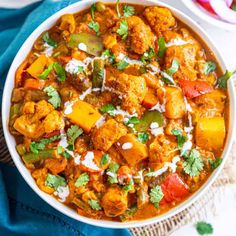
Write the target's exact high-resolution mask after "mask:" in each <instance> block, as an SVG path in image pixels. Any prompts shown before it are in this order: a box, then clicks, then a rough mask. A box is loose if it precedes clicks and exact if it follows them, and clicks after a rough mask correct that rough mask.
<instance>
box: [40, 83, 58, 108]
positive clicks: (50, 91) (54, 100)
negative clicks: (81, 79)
mask: <svg viewBox="0 0 236 236" xmlns="http://www.w3.org/2000/svg"><path fill="white" fill-rule="evenodd" d="M43 91H44V92H46V93H47V95H48V96H49V97H50V98H49V99H48V101H49V102H50V103H51V104H52V105H53V106H54V107H55V108H58V107H60V105H61V98H60V95H59V93H58V92H57V90H56V89H55V88H53V87H52V86H51V85H50V86H48V87H46V88H44V90H43Z"/></svg>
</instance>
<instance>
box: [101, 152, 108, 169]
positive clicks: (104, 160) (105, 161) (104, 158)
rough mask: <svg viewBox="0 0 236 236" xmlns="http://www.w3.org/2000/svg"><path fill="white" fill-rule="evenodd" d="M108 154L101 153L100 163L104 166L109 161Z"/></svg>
mask: <svg viewBox="0 0 236 236" xmlns="http://www.w3.org/2000/svg"><path fill="white" fill-rule="evenodd" d="M109 159H110V158H109V155H108V154H107V153H106V154H103V155H102V160H101V165H102V166H104V165H106V164H107V163H108V162H109Z"/></svg>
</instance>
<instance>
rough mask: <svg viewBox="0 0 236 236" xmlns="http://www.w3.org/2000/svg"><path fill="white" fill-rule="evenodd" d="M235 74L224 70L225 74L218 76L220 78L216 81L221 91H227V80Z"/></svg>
mask: <svg viewBox="0 0 236 236" xmlns="http://www.w3.org/2000/svg"><path fill="white" fill-rule="evenodd" d="M235 73H236V71H234V72H231V71H228V70H226V72H225V74H224V75H222V76H220V77H219V78H218V80H217V83H218V85H219V87H220V88H222V89H224V90H226V89H227V82H228V80H229V79H230V77H231V76H232V75H234V74H235Z"/></svg>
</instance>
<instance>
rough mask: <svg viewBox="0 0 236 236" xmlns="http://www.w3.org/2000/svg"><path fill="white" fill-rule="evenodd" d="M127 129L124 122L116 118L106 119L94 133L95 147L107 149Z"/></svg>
mask: <svg viewBox="0 0 236 236" xmlns="http://www.w3.org/2000/svg"><path fill="white" fill-rule="evenodd" d="M126 133H127V130H126V128H125V126H124V125H123V124H120V123H118V122H116V121H115V120H114V119H110V120H108V121H106V122H105V123H104V124H103V125H102V126H101V127H100V128H95V129H94V130H93V133H92V138H91V139H92V142H93V145H94V147H95V149H99V150H103V151H107V150H108V149H109V148H110V147H111V146H112V145H113V144H114V143H115V142H116V141H117V140H118V139H119V138H120V137H122V136H123V135H125V134H126Z"/></svg>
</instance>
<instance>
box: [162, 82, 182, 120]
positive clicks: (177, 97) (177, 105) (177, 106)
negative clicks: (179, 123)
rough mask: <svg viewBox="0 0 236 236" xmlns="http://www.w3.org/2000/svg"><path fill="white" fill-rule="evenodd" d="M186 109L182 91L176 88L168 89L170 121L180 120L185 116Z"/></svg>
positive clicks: (167, 110)
mask: <svg viewBox="0 0 236 236" xmlns="http://www.w3.org/2000/svg"><path fill="white" fill-rule="evenodd" d="M185 112H186V107H185V103H184V96H183V94H182V91H181V90H180V89H178V88H175V87H166V112H165V115H166V117H167V118H169V119H180V118H182V117H183V116H184V115H185Z"/></svg>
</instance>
